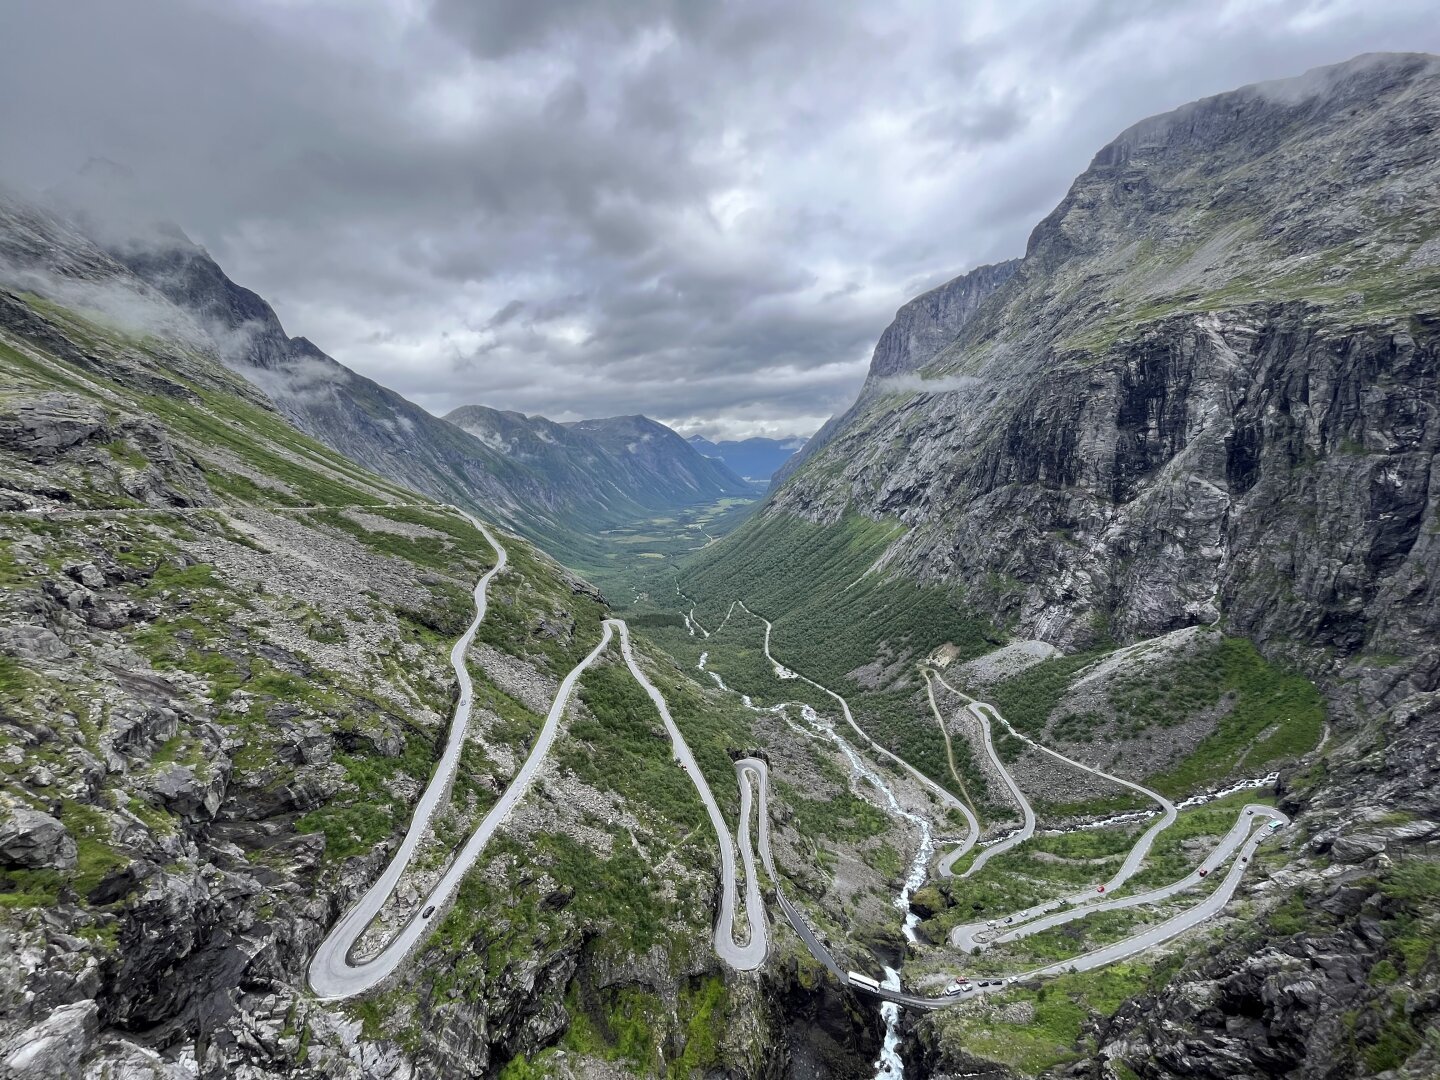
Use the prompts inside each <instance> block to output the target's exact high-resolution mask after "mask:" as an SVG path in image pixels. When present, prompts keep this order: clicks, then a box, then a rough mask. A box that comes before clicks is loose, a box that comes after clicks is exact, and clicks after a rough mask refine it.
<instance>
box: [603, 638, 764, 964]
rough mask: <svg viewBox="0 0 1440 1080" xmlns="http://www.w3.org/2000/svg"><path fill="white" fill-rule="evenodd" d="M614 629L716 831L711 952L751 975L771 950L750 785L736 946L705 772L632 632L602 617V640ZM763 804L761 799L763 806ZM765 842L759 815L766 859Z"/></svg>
mask: <svg viewBox="0 0 1440 1080" xmlns="http://www.w3.org/2000/svg"><path fill="white" fill-rule="evenodd" d="M612 626H613V627H614V628H615V629H616V630H617V631H619V634H620V652H621V654H622V655H623V656H624V657H625V663H626V666H628V667H629V668H630V674H631V675H632V676H633V677H634V679H635V681H636V682H638V683H639V684H640V686H641V688H642V689H644V691H645V693H646V694H648V695H649V696H650V700H651V701H652V702H653V703H654V705H655V708H656V709H657V710H659V712H660V719H661V721H662V722H663V723H664V724H665V730H666V732H668V733H669V735H670V744H671V748H672V749H673V751H674V754H675V760H677V761H678V762H679V763H680V764H681V765H683V766H684V767H685V771H686V773H687V774H689V776H690V780H691V782H692V783H693V784H694V785H695V790H696V791H698V792H699V793H700V801H701V802H702V803H704V804H705V812H706V813H707V814H709V816H710V824H711V825H712V826H713V827H714V829H715V840H716V842H717V843H718V844H719V847H720V890H721V891H720V913H719V916H718V917H717V918H716V920H715V952H716V953H717V954H718V955H719V957H720V959H721V960H724V961H725V962H726V963H727V964H729V965H730V966H731V967H733V968H735V969H737V970H739V971H753V970H755V969H756V968H758V967H759V966H760V965H761V964H762V963H764V962H765V953H766V951H767V950H768V948H769V935H768V933H767V926H766V922H765V904H764V902H763V900H762V899H761V897H760V878H759V875H758V874H756V872H755V855H754V851H753V849H752V847H751V844H750V811H751V799H750V787H749V785H748V784H742V785H741V794H740V857H741V860H742V861H743V863H744V866H745V916H746V921H747V922H748V923H749V924H750V933H749V939H748V941H746V942H745V943H744V944H738V943H737V942H736V940H735V939H736V935H735V933H734V927H735V910H736V900H737V887H736V880H735V845H734V843H733V842H732V841H731V838H730V830H729V828H727V827H726V825H725V819H724V818H723V817H722V816H721V814H720V807H719V804H717V803H716V802H715V796H714V794H712V793H711V791H710V785H709V784H708V783H707V782H706V780H705V774H704V773H702V772H701V771H700V766H699V765H697V764H696V763H695V755H693V754H692V753H691V752H690V746H689V744H687V743H686V742H685V736H684V735H682V734H680V729H679V728H678V727H676V725H675V720H674V719H673V718H672V717H671V715H670V708H669V706H667V705H666V703H665V696H664V695H663V694H661V693H660V691H659V690H658V689H657V688H656V687H655V684H654V683H652V682H651V681H650V680H649V678H647V677H646V675H645V672H644V671H643V670H641V668H640V665H639V664H638V663H636V662H635V654H634V652H633V650H632V649H631V647H630V628H629V627H628V626H626V625H625V621H624V620H623V619H606V620H605V637H606V640H609V636H610V628H611V627H612ZM602 645H603V643H602ZM752 760H753V759H752ZM762 764H763V763H762ZM763 801H764V800H763V799H762V803H763ZM769 838H770V833H769V822H768V820H767V819H766V818H765V817H764V816H763V815H762V817H761V820H760V842H761V850H762V851H764V852H765V853H766V855H767V857H768V854H769ZM767 869H768V858H767ZM772 876H773V875H772Z"/></svg>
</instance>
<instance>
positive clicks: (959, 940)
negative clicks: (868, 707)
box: [935, 672, 1177, 948]
mask: <svg viewBox="0 0 1440 1080" xmlns="http://www.w3.org/2000/svg"><path fill="white" fill-rule="evenodd" d="M935 677H936V678H937V679H939V681H940V683H941V685H943V686H944V687H945V688H946V689H947V690H949V691H950V692H951V693H952V694H955V695H956V696H957V697H960V698H963V699H965V700H966V701H967V702H969V704H968V706H967V708H968V709H969V711H970V713H971V715H972V716H974V717H976V719H978V720H979V721H980V724H981V730H982V731H983V733H984V736H985V751H986V753H987V754H989V755H990V759H991V761H993V762H994V764H995V766H996V768H998V769H999V770H1000V775H1001V776H1002V777H1003V778H1004V780H1005V782H1006V784H1007V785H1009V788H1010V790H1011V792H1012V793H1014V794H1015V795H1017V796H1018V797H1019V798H1020V799H1021V805H1022V809H1023V810H1024V812H1025V826H1024V827H1023V828H1022V829H1021V830H1020V831H1019V832H1017V833H1014V834H1012V835H1011V836H1009V837H1007V838H1006V839H1005V840H1003V841H1001V842H1000V843H999V844H996V845H994V846H993V847H990V848H987V849H986V850H985V851H983V852H981V853H980V855H979V856H978V857H977V858H976V859H975V861H974V862H973V863H972V864H971V865H970V867H969V868H968V869H967V870H966V871H965V873H964V874H962V875H961V876H962V877H969V876H970V875H971V874H973V873H975V872H976V871H977V870H979V869H980V868H981V867H982V866H983V865H984V864H985V863H986V862H988V861H989V860H990V859H991V858H993V857H994V856H995V855H998V854H1000V853H1001V852H1002V851H1008V850H1009V849H1010V848H1013V847H1014V846H1015V845H1016V844H1019V843H1021V842H1022V841H1024V840H1026V839H1029V838H1030V837H1031V836H1033V835H1034V832H1035V815H1034V811H1033V810H1032V809H1031V807H1030V803H1029V802H1028V800H1025V798H1024V796H1023V795H1020V789H1019V787H1018V786H1017V785H1016V783H1015V780H1014V777H1012V776H1011V775H1010V771H1009V770H1008V769H1006V768H1005V765H1004V763H1003V762H1002V761H1001V760H1000V758H999V756H998V755H997V754H996V753H995V748H994V745H993V743H992V742H991V740H990V724H989V719H988V718H987V716H986V713H988V714H989V715H990V717H993V718H994V719H995V720H997V721H999V722H1000V723H1002V724H1004V725H1005V728H1006V730H1007V731H1009V732H1010V734H1012V735H1014V736H1015V737H1016V738H1018V739H1020V740H1021V741H1022V742H1024V743H1025V744H1026V745H1028V746H1031V747H1033V748H1034V749H1036V750H1039V751H1040V752H1041V753H1043V754H1048V755H1049V756H1050V757H1052V758H1054V759H1055V760H1056V761H1059V762H1061V763H1062V764H1064V765H1068V766H1070V767H1071V768H1073V769H1078V770H1080V771H1081V772H1084V773H1089V774H1090V775H1091V776H1098V777H1100V778H1102V779H1104V780H1109V781H1111V782H1112V783H1116V784H1119V785H1120V786H1122V787H1126V788H1129V789H1130V790H1131V791H1134V792H1137V793H1139V794H1141V795H1144V796H1145V797H1146V798H1147V799H1151V800H1153V801H1154V802H1155V803H1156V804H1157V805H1159V807H1160V816H1159V818H1157V819H1156V821H1155V823H1154V824H1152V825H1151V826H1150V827H1149V828H1148V829H1146V830H1145V832H1144V833H1142V834H1141V835H1140V837H1139V838H1138V839H1137V840H1136V841H1135V843H1134V845H1133V846H1132V847H1131V848H1130V850H1129V851H1128V852H1127V853H1126V855H1125V859H1124V861H1123V862H1122V863H1121V864H1120V868H1119V869H1118V870H1117V871H1116V872H1115V874H1114V876H1113V877H1111V878H1110V880H1109V881H1107V882H1105V883H1104V884H1103V886H1102V887H1101V888H1099V889H1097V890H1095V891H1093V892H1088V891H1087V892H1085V893H1081V894H1077V895H1076V896H1072V897H1068V898H1066V899H1064V900H1060V901H1051V902H1049V903H1046V904H1037V905H1036V906H1034V907H1031V908H1026V909H1025V910H1024V911H1018V912H1015V913H1013V914H1012V915H1010V916H1009V919H1010V923H1011V924H1014V923H1020V922H1025V921H1028V920H1029V919H1033V918H1036V917H1038V916H1040V915H1042V914H1044V913H1045V912H1047V911H1050V910H1052V908H1053V907H1054V905H1055V904H1056V903H1069V904H1090V903H1092V902H1094V901H1095V900H1098V899H1099V898H1100V897H1102V896H1104V895H1105V894H1107V893H1111V892H1114V891H1115V890H1116V889H1118V888H1119V887H1120V886H1121V885H1123V884H1124V883H1125V882H1126V881H1128V880H1129V879H1130V878H1131V877H1133V876H1134V874H1135V872H1136V871H1138V870H1139V869H1140V866H1141V864H1142V863H1143V862H1144V861H1145V857H1146V856H1147V855H1149V854H1150V849H1151V847H1152V846H1153V845H1154V843H1155V838H1156V837H1158V836H1159V835H1160V834H1161V833H1162V832H1164V831H1165V830H1166V829H1168V828H1169V827H1170V826H1171V825H1173V824H1174V823H1175V816H1176V813H1177V811H1176V808H1175V804H1174V803H1173V802H1171V801H1170V800H1169V799H1167V798H1166V797H1165V796H1164V795H1162V794H1160V792H1158V791H1155V790H1153V789H1152V788H1148V787H1145V786H1144V785H1143V784H1137V783H1135V782H1134V781H1131V780H1126V779H1125V778H1124V777H1120V776H1115V775H1114V774H1113V773H1107V772H1105V771H1104V770H1102V769H1096V768H1093V767H1091V766H1089V765H1086V764H1085V763H1084V762H1083V761H1076V760H1075V759H1074V758H1071V757H1066V756H1065V755H1064V754H1062V753H1060V752H1059V751H1057V750H1051V749H1050V748H1049V747H1048V746H1043V745H1041V744H1040V743H1038V742H1036V741H1035V740H1034V739H1032V738H1031V737H1030V736H1028V735H1025V734H1022V733H1021V732H1019V731H1016V730H1015V728H1014V726H1012V725H1011V723H1010V721H1008V720H1006V719H1005V718H1004V717H1003V716H1001V715H1000V713H999V711H998V710H997V709H996V708H995V706H993V705H990V704H988V703H986V702H982V701H976V700H975V699H974V698H972V697H970V696H969V695H968V694H964V693H961V692H960V691H959V690H956V689H955V687H953V686H951V685H950V683H949V682H947V681H946V680H945V677H944V676H943V675H940V674H939V673H938V672H937V673H936V675H935ZM985 927H986V924H984V923H970V924H968V925H966V926H957V927H956V928H955V929H954V930H953V931H952V932H951V935H950V941H951V944H953V945H957V946H959V947H961V948H967V947H968V946H971V945H973V943H974V939H975V938H976V937H977V936H978V935H979V934H981V933H982V932H983V930H984V929H985Z"/></svg>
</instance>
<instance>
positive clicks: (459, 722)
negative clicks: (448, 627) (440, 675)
mask: <svg viewBox="0 0 1440 1080" xmlns="http://www.w3.org/2000/svg"><path fill="white" fill-rule="evenodd" d="M465 516H466V517H467V518H469V520H470V521H471V523H472V524H473V525H474V526H475V527H476V528H477V529H479V530H480V532H481V533H482V534H483V535H484V536H485V539H486V540H487V541H488V542H489V543H490V545H491V546H492V547H493V548H494V549H495V554H496V563H495V565H494V566H493V567H492V568H491V569H490V570H488V571H486V573H485V574H484V575H483V576H482V577H481V578H480V580H479V581H478V582H477V583H476V585H475V590H474V597H475V617H474V619H473V620H472V621H471V622H470V625H469V626H468V627H467V628H466V630H465V632H464V633H463V634H462V635H461V636H460V638H459V640H457V641H456V642H455V645H454V646H453V647H452V648H451V650H450V665H451V667H452V668H453V669H454V671H455V676H456V679H457V680H458V681H459V684H460V698H459V701H458V703H457V704H456V707H455V716H454V719H453V720H452V721H451V725H450V735H449V739H448V740H447V742H446V746H445V751H444V753H443V754H442V755H441V757H440V761H439V763H438V764H437V765H436V767H435V772H434V774H433V775H432V776H431V778H430V783H429V784H428V785H426V788H425V791H424V792H423V793H422V794H421V796H420V800H419V802H418V803H417V804H416V807H415V811H414V813H413V814H412V815H411V818H410V825H409V828H408V829H407V830H406V833H405V837H404V839H403V840H402V841H401V843H400V847H399V848H398V849H397V851H396V853H395V856H394V857H393V858H392V859H391V861H390V865H389V866H387V867H386V868H385V871H384V873H382V874H381V875H380V877H379V878H377V879H376V881H375V882H374V884H372V885H371V886H370V888H369V889H367V890H366V891H365V893H364V894H363V895H362V896H361V897H360V899H359V900H358V901H356V903H355V904H354V905H353V906H352V907H351V908H350V910H349V911H347V912H346V913H345V915H344V916H343V917H342V918H341V919H340V920H339V921H338V922H337V923H336V924H335V926H334V927H333V928H332V929H331V931H330V933H329V934H328V935H327V936H326V938H325V940H324V941H323V942H321V944H320V947H319V948H318V949H317V950H316V952H315V955H314V957H313V958H312V959H311V961H310V969H309V980H310V986H311V988H312V989H313V990H314V991H315V993H316V995H317V996H319V997H320V998H322V999H326V1000H337V999H341V998H347V997H353V996H354V995H356V994H360V993H363V992H364V991H366V990H369V989H371V988H372V987H374V986H376V985H377V984H378V983H380V982H381V981H382V980H384V979H385V978H386V977H387V976H389V975H390V974H392V973H393V972H394V971H395V970H396V969H397V968H398V967H399V966H400V964H401V963H402V962H403V961H404V959H405V957H406V956H408V955H409V953H410V952H411V951H412V950H413V949H414V948H415V946H416V945H417V944H419V942H420V941H421V940H422V939H423V938H424V937H425V936H426V934H427V933H428V932H429V930H430V929H431V928H432V927H433V926H435V925H436V924H438V922H439V921H440V920H439V915H440V913H441V911H442V909H443V908H444V906H445V905H446V904H447V903H448V902H449V900H450V898H451V897H452V896H453V895H454V892H455V889H456V888H457V887H458V886H459V884H460V879H461V878H463V877H464V876H465V873H466V872H467V871H468V870H469V869H470V868H471V867H472V866H473V865H474V864H475V861H476V860H477V859H478V858H479V857H480V855H481V853H482V852H483V851H484V850H485V847H486V845H487V844H488V843H489V842H490V839H491V837H493V836H494V835H495V832H496V830H497V829H498V828H499V827H500V826H501V825H502V824H503V823H504V821H505V819H506V818H508V817H509V815H510V813H511V812H512V811H513V810H514V808H515V806H516V804H518V803H519V801H520V800H521V799H522V798H523V797H524V796H525V793H526V792H527V791H529V789H530V787H531V785H532V784H533V783H534V780H535V777H536V776H537V775H538V774H539V772H540V770H541V769H542V768H543V766H544V763H545V758H546V756H547V755H548V754H549V752H550V747H551V745H552V744H553V743H554V741H555V736H556V734H557V733H558V731H559V727H560V720H561V718H562V717H563V716H564V713H565V708H566V706H567V705H568V704H569V701H570V697H571V695H572V694H573V693H574V690H575V686H576V684H577V683H578V682H579V680H580V677H581V675H583V674H584V672H585V670H586V669H587V668H589V667H590V666H591V665H592V664H594V662H595V661H596V660H597V659H598V658H599V657H600V655H601V654H602V653H603V652H604V651H605V649H606V648H607V647H608V646H609V644H610V640H611V638H612V637H613V636H615V635H616V634H618V635H619V638H620V651H621V654H622V655H623V657H624V659H625V663H626V665H627V666H628V668H629V669H630V674H631V675H632V676H633V677H634V679H635V680H636V681H637V682H638V683H639V684H640V685H641V687H642V688H643V689H644V690H645V692H646V694H647V695H649V697H650V700H651V701H652V702H653V703H654V704H655V707H656V709H657V710H658V711H659V713H660V718H661V720H662V721H663V722H664V725H665V729H666V731H667V732H668V733H669V735H670V740H671V747H672V751H673V753H674V755H675V759H676V760H677V761H678V762H679V763H680V764H681V765H683V766H684V767H685V770H686V772H687V773H688V774H689V776H690V779H691V782H692V783H693V784H694V785H695V788H696V791H697V792H698V793H699V795H700V799H701V801H702V802H703V803H704V804H705V809H706V812H707V813H708V815H709V817H710V821H711V823H712V825H713V826H714V828H715V834H716V839H717V841H718V842H719V846H720V857H721V900H720V912H719V916H718V918H717V920H716V924H715V951H716V953H717V954H719V956H720V958H721V959H722V960H724V961H725V962H726V963H728V964H730V965H731V966H732V967H734V968H736V969H738V970H742V971H750V970H754V969H755V968H758V967H759V966H760V965H761V964H762V963H763V962H764V960H765V954H766V951H767V949H768V947H769V939H768V933H767V924H766V921H765V908H764V903H763V901H762V899H761V895H760V883H759V877H758V875H757V874H756V872H755V867H754V854H753V852H752V849H751V845H750V836H749V829H748V817H749V801H748V799H746V800H745V804H746V805H745V806H744V808H743V810H742V818H743V819H744V821H743V822H742V829H741V857H742V859H743V861H744V864H745V869H746V882H745V912H746V916H747V920H748V922H749V932H748V934H747V935H745V937H746V940H745V941H744V943H737V941H736V935H735V933H734V922H735V913H736V907H737V883H736V873H735V848H734V845H733V843H732V841H731V838H730V833H729V830H728V829H727V828H726V826H725V821H724V818H723V817H722V816H721V814H720V808H719V806H718V805H717V804H716V802H715V797H714V795H713V794H712V793H711V791H710V787H709V785H708V784H707V783H706V781H705V777H704V774H703V773H701V771H700V767H699V766H698V765H697V764H696V762H695V758H694V755H693V754H691V752H690V747H689V745H688V744H687V743H686V742H685V738H684V736H683V735H682V734H681V733H680V729H679V728H678V727H677V726H676V725H675V721H674V719H673V718H672V717H671V715H670V710H669V708H668V707H667V705H666V703H665V698H664V696H663V695H662V694H661V693H660V691H659V690H658V689H657V688H656V687H655V685H654V684H653V683H651V682H650V680H649V679H648V678H647V677H646V675H645V673H644V671H643V670H642V669H641V667H640V665H639V664H638V663H637V662H636V660H635V654H634V651H633V649H632V647H631V644H630V629H629V627H628V626H627V625H626V623H625V622H624V620H622V619H606V620H605V621H604V623H603V624H602V628H601V637H600V641H599V643H598V644H597V645H596V646H595V648H594V649H592V650H591V651H590V653H589V654H588V655H587V656H586V657H585V658H584V659H583V660H582V661H580V663H579V664H577V665H576V666H575V667H574V668H573V669H571V671H570V673H569V674H567V675H566V676H565V679H564V681H563V682H561V684H560V688H559V691H558V692H557V693H556V695H555V700H554V702H553V703H552V704H551V706H550V712H549V714H548V715H547V716H546V717H545V723H544V724H543V725H542V727H541V729H540V734H539V736H538V737H537V738H536V740H535V745H534V746H533V747H532V748H531V750H530V754H529V756H528V757H527V758H526V759H525V762H524V764H523V765H521V767H520V770H519V772H517V773H516V774H515V777H514V779H513V780H511V782H510V784H509V785H508V786H507V787H506V789H505V791H504V793H503V794H502V795H501V796H500V798H499V800H498V801H497V802H496V803H495V805H494V806H493V807H491V808H490V811H489V812H488V813H487V814H486V815H485V817H484V819H483V820H482V821H481V822H480V824H479V825H478V826H477V827H476V829H475V831H474V832H473V833H472V834H471V836H470V839H469V840H468V841H466V843H465V846H464V847H463V848H462V849H461V851H460V854H459V855H458V856H456V858H455V860H454V861H453V862H452V863H451V864H450V866H449V868H448V869H447V870H446V871H445V873H444V874H443V875H442V876H441V878H440V880H439V882H437V883H436V885H435V887H434V888H433V889H431V891H430V894H429V895H428V896H427V897H426V898H425V900H424V901H423V903H421V904H419V905H417V907H416V912H417V914H416V915H413V916H412V917H411V918H410V919H409V920H408V921H407V922H406V924H405V925H404V927H402V928H401V930H400V932H399V933H398V934H396V935H395V937H393V938H392V939H391V940H390V941H389V942H388V943H387V944H386V945H385V946H384V947H383V948H382V949H381V950H380V951H379V952H378V953H376V954H375V955H374V956H372V957H370V958H369V959H368V960H356V959H355V958H354V956H353V953H354V949H355V944H356V942H357V941H359V939H360V937H361V936H362V935H363V934H364V933H365V931H366V929H367V928H368V927H369V926H370V924H371V923H372V922H373V921H374V919H375V917H376V916H377V915H378V914H379V913H380V910H381V908H383V907H384V905H385V902H386V900H388V899H389V897H390V894H391V893H392V892H394V890H395V887H396V885H397V884H399V881H400V878H401V876H402V875H403V874H404V872H405V870H406V868H407V867H408V866H409V864H410V860H411V859H412V858H413V857H414V854H415V850H416V848H417V847H418V846H419V844H420V841H421V839H422V838H423V837H424V835H425V831H426V830H427V829H428V828H429V825H430V821H431V818H432V817H433V816H434V813H435V810H436V808H437V807H438V806H439V805H440V803H441V801H442V800H443V799H444V798H445V797H446V795H447V794H448V792H449V788H450V784H451V782H452V780H453V779H454V776H455V770H456V768H457V766H458V765H459V761H460V752H461V750H462V749H463V748H464V745H465V735H466V732H467V730H468V728H469V723H470V712H471V704H472V699H473V696H474V689H473V684H472V682H471V679H470V673H469V670H468V669H467V668H466V665H465V655H466V652H467V651H468V650H469V648H470V644H471V642H472V641H473V640H474V638H475V634H476V632H477V631H478V630H479V628H480V623H481V622H482V621H483V620H484V618H485V613H486V610H487V608H488V590H489V585H490V582H491V580H492V579H493V578H494V577H495V575H496V574H498V573H499V572H500V571H502V570H503V569H504V568H505V566H506V565H507V562H508V556H507V553H506V551H505V548H504V547H503V546H502V545H501V544H500V543H499V541H497V540H496V539H495V537H494V536H493V535H492V534H491V533H490V531H489V530H488V529H487V528H486V527H485V526H484V525H482V524H481V523H480V522H479V521H476V520H475V519H474V518H473V517H470V516H469V515H468V514H466V515H465ZM746 792H747V794H748V788H747V789H746ZM761 837H762V843H764V844H766V845H767V847H766V850H767V851H768V822H762V826H761Z"/></svg>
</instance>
